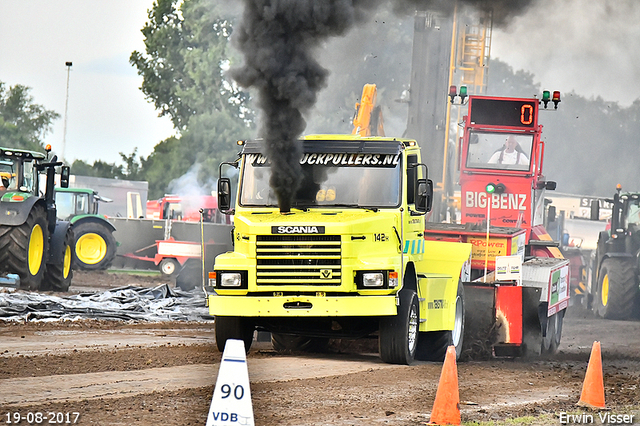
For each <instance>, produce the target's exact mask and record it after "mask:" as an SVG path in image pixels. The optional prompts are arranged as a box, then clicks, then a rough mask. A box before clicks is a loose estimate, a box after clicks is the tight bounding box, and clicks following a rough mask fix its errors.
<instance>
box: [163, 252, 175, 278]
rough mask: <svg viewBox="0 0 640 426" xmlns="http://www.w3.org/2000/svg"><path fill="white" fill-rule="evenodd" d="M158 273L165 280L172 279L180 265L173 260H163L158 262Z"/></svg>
mask: <svg viewBox="0 0 640 426" xmlns="http://www.w3.org/2000/svg"><path fill="white" fill-rule="evenodd" d="M159 266H160V273H161V274H162V275H163V276H165V277H166V278H173V277H175V276H176V275H177V274H178V271H179V270H180V263H178V261H177V260H175V259H173V258H168V257H167V258H164V259H162V260H161V261H160V265H159Z"/></svg>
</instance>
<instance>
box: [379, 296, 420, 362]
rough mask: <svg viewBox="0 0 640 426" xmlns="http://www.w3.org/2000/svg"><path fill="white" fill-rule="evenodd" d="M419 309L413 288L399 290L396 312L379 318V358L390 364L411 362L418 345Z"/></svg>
mask: <svg viewBox="0 0 640 426" xmlns="http://www.w3.org/2000/svg"><path fill="white" fill-rule="evenodd" d="M419 323H420V310H419V307H418V296H417V294H416V292H415V291H413V290H403V291H401V292H400V306H398V314H397V315H395V316H391V317H382V318H381V319H380V335H379V337H378V347H379V350H380V358H382V360H383V361H384V362H388V363H390V364H407V365H408V364H411V363H412V362H413V360H414V358H415V355H416V349H417V347H418V325H419Z"/></svg>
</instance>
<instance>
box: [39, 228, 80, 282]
mask: <svg viewBox="0 0 640 426" xmlns="http://www.w3.org/2000/svg"><path fill="white" fill-rule="evenodd" d="M72 247H73V231H72V230H71V229H69V230H68V231H67V233H66V235H65V237H64V246H63V250H64V255H63V257H62V262H61V263H58V264H55V263H49V264H47V271H46V272H45V275H44V281H45V283H46V286H47V289H51V290H53V291H67V290H69V286H70V285H71V278H72V277H73V270H72V269H71V263H72V260H73V250H72V249H71V248H72Z"/></svg>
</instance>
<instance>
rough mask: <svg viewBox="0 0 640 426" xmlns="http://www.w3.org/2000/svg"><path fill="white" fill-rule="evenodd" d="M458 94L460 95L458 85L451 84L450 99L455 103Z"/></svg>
mask: <svg viewBox="0 0 640 426" xmlns="http://www.w3.org/2000/svg"><path fill="white" fill-rule="evenodd" d="M456 96H458V88H457V87H456V86H449V99H450V100H451V103H453V100H454V99H455V97H456Z"/></svg>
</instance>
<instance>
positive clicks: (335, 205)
mask: <svg viewBox="0 0 640 426" xmlns="http://www.w3.org/2000/svg"><path fill="white" fill-rule="evenodd" d="M318 207H348V208H352V209H353V208H356V209H364V210H371V211H372V212H374V213H375V212H377V211H378V208H377V207H365V206H361V205H359V204H356V203H351V204H348V203H341V204H326V205H319V206H318Z"/></svg>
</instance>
